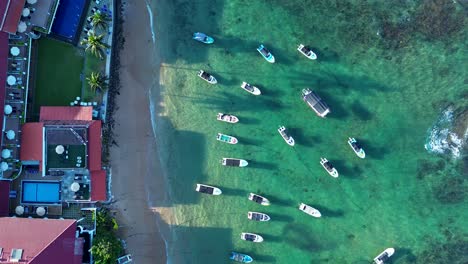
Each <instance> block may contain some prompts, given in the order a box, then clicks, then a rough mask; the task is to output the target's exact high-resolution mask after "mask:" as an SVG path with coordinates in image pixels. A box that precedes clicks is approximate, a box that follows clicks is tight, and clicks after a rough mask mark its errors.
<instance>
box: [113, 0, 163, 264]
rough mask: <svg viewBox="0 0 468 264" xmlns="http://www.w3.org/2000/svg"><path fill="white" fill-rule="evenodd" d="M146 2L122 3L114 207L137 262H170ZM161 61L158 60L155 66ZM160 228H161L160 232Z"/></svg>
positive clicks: (155, 71) (154, 72)
mask: <svg viewBox="0 0 468 264" xmlns="http://www.w3.org/2000/svg"><path fill="white" fill-rule="evenodd" d="M149 21H150V16H149V13H148V10H147V7H146V5H145V2H144V1H131V2H127V3H126V4H125V7H124V25H123V32H124V37H125V44H124V48H123V50H122V51H121V56H120V58H121V59H120V60H121V68H120V80H121V89H120V95H117V98H116V111H115V116H114V117H115V128H114V133H115V137H114V139H115V141H116V142H117V146H113V147H112V148H111V166H112V195H113V201H114V202H113V203H112V205H111V208H112V209H113V210H114V212H116V218H117V221H118V223H119V236H120V237H121V238H122V239H124V240H125V241H126V244H127V252H128V253H129V254H132V256H133V259H134V261H135V263H141V264H145V263H148V264H150V263H151V264H154V263H166V247H165V242H164V239H163V237H164V236H163V235H162V233H164V232H167V233H168V228H167V224H165V223H164V222H163V221H161V218H163V219H167V218H168V213H167V212H165V213H161V212H160V210H158V209H157V208H160V207H161V205H163V203H164V201H165V199H166V194H165V193H164V192H162V191H161V190H164V189H165V187H164V185H165V182H164V177H163V175H162V173H161V167H160V164H159V158H158V156H157V153H156V142H155V138H154V135H153V131H152V126H151V116H150V106H149V99H148V98H149V96H148V93H149V90H150V89H151V87H152V85H153V82H154V81H155V80H154V77H153V76H154V75H155V74H158V73H157V71H159V66H158V65H159V62H158V61H157V60H156V59H155V58H156V56H158V54H157V53H156V52H157V50H156V49H155V47H154V44H153V40H152V33H151V29H150V27H149V26H148V25H149ZM156 64H157V65H156ZM161 230H162V232H161Z"/></svg>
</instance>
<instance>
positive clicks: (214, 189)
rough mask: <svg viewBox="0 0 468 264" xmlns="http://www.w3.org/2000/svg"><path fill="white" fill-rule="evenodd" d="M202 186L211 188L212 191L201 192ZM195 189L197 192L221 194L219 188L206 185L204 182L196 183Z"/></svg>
mask: <svg viewBox="0 0 468 264" xmlns="http://www.w3.org/2000/svg"><path fill="white" fill-rule="evenodd" d="M203 188H212V190H213V191H212V193H207V192H203ZM195 191H197V192H199V193H203V194H209V195H221V194H222V193H223V192H222V191H221V189H219V188H217V187H214V186H210V185H206V184H200V183H198V184H197V187H196V188H195Z"/></svg>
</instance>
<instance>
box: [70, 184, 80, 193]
mask: <svg viewBox="0 0 468 264" xmlns="http://www.w3.org/2000/svg"><path fill="white" fill-rule="evenodd" d="M70 190H72V191H73V192H77V191H79V190H80V184H79V183H77V182H74V183H72V184H71V185H70Z"/></svg>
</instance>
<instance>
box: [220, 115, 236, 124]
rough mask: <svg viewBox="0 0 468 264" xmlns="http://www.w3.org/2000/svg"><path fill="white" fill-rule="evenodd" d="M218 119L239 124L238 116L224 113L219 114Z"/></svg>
mask: <svg viewBox="0 0 468 264" xmlns="http://www.w3.org/2000/svg"><path fill="white" fill-rule="evenodd" d="M216 119H217V120H218V121H222V122H227V123H232V124H234V123H237V122H239V118H237V116H235V115H229V114H224V113H218V116H217V117H216Z"/></svg>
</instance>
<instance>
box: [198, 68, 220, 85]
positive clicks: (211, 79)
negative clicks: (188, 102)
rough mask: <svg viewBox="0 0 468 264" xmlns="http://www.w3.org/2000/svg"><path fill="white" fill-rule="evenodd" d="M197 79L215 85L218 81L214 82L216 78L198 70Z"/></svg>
mask: <svg viewBox="0 0 468 264" xmlns="http://www.w3.org/2000/svg"><path fill="white" fill-rule="evenodd" d="M198 77H200V78H202V79H203V80H205V81H206V82H208V83H209V84H216V83H218V81H217V80H216V78H215V77H214V76H213V75H211V74H209V73H207V72H206V71H204V70H200V71H199V72H198Z"/></svg>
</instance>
